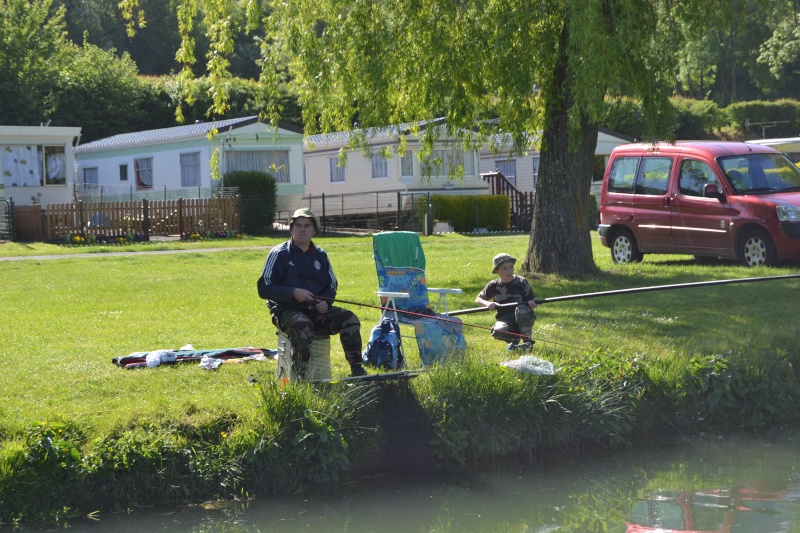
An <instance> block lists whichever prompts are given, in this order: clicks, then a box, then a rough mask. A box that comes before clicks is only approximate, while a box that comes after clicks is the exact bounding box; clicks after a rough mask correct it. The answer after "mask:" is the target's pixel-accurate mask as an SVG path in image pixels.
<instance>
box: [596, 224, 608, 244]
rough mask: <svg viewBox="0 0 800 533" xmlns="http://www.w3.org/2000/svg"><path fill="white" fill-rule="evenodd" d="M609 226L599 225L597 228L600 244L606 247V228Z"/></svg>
mask: <svg viewBox="0 0 800 533" xmlns="http://www.w3.org/2000/svg"><path fill="white" fill-rule="evenodd" d="M610 227H611V225H610V224H600V225H598V226H597V234H598V235H599V236H600V244H602V245H603V246H608V228H610Z"/></svg>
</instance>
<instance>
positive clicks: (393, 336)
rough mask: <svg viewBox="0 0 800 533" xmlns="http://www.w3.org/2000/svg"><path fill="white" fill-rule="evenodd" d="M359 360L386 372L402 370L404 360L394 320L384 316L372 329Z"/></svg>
mask: <svg viewBox="0 0 800 533" xmlns="http://www.w3.org/2000/svg"><path fill="white" fill-rule="evenodd" d="M361 359H362V361H363V363H364V364H365V365H369V366H374V367H376V368H383V369H386V370H400V369H401V368H403V364H404V363H405V360H404V358H403V349H402V341H401V339H400V329H399V328H398V326H397V322H395V321H394V319H392V318H390V317H388V316H384V317H383V318H382V319H381V321H380V322H378V324H377V325H376V326H375V327H374V328H372V331H371V332H370V335H369V342H368V343H367V347H366V349H365V350H364V353H363V354H361Z"/></svg>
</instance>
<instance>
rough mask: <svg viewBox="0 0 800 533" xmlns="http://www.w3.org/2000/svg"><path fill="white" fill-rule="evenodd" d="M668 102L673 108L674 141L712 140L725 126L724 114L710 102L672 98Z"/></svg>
mask: <svg viewBox="0 0 800 533" xmlns="http://www.w3.org/2000/svg"><path fill="white" fill-rule="evenodd" d="M670 101H671V102H672V106H673V107H674V108H675V127H674V130H673V131H674V133H675V138H676V139H685V140H702V139H714V138H715V137H716V135H715V133H716V132H717V130H719V128H721V127H722V126H723V125H724V124H725V120H724V113H723V112H722V111H721V110H720V109H719V107H718V106H717V104H715V103H714V102H712V101H710V100H693V99H691V98H672V99H671V100H670Z"/></svg>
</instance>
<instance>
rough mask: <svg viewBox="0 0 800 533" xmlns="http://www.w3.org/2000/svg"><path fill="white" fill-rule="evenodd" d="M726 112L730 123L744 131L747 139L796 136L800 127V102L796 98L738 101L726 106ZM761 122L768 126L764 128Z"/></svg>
mask: <svg viewBox="0 0 800 533" xmlns="http://www.w3.org/2000/svg"><path fill="white" fill-rule="evenodd" d="M725 113H726V116H727V121H728V122H729V123H730V125H731V126H733V127H734V128H735V129H738V130H741V131H743V132H744V135H745V138H747V139H760V138H761V137H762V135H766V137H794V136H795V135H796V132H797V130H798V128H800V103H799V102H796V101H794V100H778V101H776V102H765V101H760V100H756V101H753V102H736V103H734V104H731V105H729V106H728V107H726V108H725ZM760 123H763V125H764V126H768V127H766V129H762V127H761V125H758V124H760ZM772 124H774V125H772ZM748 126H749V127H748Z"/></svg>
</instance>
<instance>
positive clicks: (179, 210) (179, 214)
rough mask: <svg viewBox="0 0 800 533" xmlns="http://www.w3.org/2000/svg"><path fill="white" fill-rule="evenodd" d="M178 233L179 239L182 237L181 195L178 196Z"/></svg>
mask: <svg viewBox="0 0 800 533" xmlns="http://www.w3.org/2000/svg"><path fill="white" fill-rule="evenodd" d="M178 233H180V235H181V239H183V233H184V230H183V197H182V196H181V197H180V198H178Z"/></svg>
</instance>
